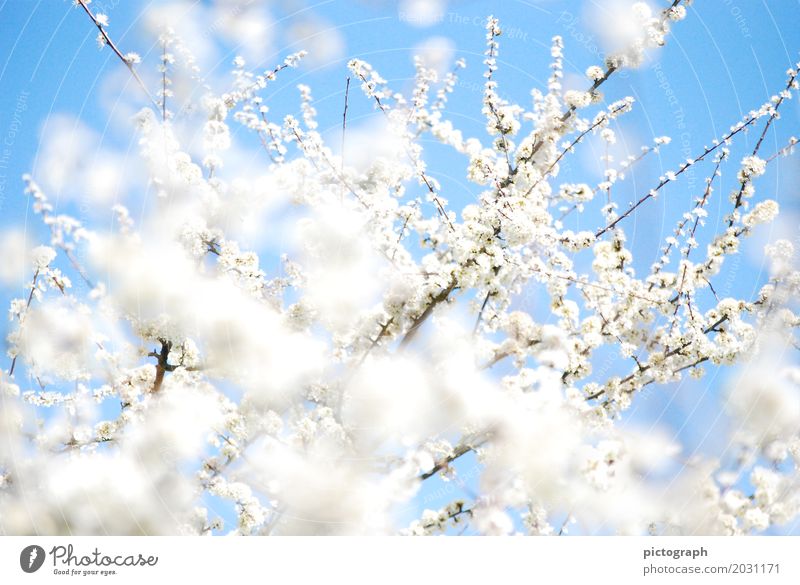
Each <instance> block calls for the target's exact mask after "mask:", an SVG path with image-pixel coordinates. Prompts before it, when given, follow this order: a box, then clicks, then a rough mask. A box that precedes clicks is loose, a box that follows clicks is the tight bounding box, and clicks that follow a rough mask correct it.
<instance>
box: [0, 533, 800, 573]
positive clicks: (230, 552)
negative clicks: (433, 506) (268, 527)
mask: <svg viewBox="0 0 800 585" xmlns="http://www.w3.org/2000/svg"><path fill="white" fill-rule="evenodd" d="M798 550H800V537H740V538H723V537H719V538H701V537H680V538H678V537H674V538H647V537H585V538H584V537H564V538H545V537H542V538H535V537H518V538H481V537H474V538H447V537H439V538H400V537H396V538H392V537H385V538H368V537H365V538H355V537H353V538H343V537H342V538H334V537H328V538H325V537H284V538H280V537H277V538H276V537H271V538H236V537H214V538H189V537H74V538H73V537H69V538H64V537H58V538H54V537H36V536H30V537H3V538H0V583H9V584H11V583H13V584H17V583H49V582H61V583H63V582H71V583H87V582H90V583H113V584H115V585H122V584H125V583H135V584H137V585H142V583H144V582H153V580H157V582H159V583H164V582H172V581H173V580H181V581H183V582H184V583H186V582H187V580H193V581H195V582H197V583H211V582H217V583H223V584H224V583H233V582H239V581H242V580H245V579H246V580H248V581H249V580H252V579H258V581H259V582H263V583H270V582H273V583H303V584H311V583H317V582H324V581H330V580H331V579H335V581H336V582H342V583H370V584H372V583H380V584H386V583H388V584H393V583H403V584H404V585H407V584H408V583H431V582H434V583H435V582H437V581H440V582H458V583H506V582H508V583H511V582H514V583H520V582H522V583H527V582H529V583H539V582H551V580H552V579H560V580H562V582H563V580H564V579H566V580H567V581H566V582H567V583H597V582H598V580H600V581H601V582H608V581H611V580H613V581H614V582H615V583H650V582H653V583H678V582H686V583H703V584H705V583H747V584H749V583H775V584H777V583H800V559H798V556H800V555H799V554H798Z"/></svg>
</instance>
